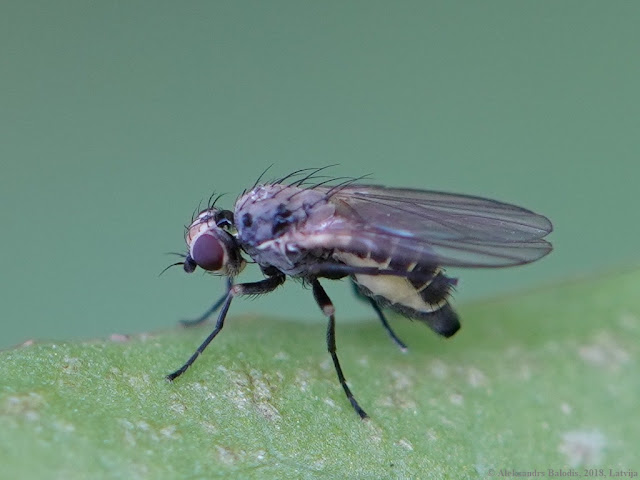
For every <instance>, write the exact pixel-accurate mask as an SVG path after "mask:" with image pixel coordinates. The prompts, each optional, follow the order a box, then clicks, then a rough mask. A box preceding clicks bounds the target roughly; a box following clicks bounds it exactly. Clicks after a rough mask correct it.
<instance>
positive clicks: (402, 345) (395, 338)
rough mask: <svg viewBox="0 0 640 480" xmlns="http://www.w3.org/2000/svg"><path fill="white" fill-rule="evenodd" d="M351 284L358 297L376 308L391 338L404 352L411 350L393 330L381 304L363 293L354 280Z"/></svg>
mask: <svg viewBox="0 0 640 480" xmlns="http://www.w3.org/2000/svg"><path fill="white" fill-rule="evenodd" d="M351 286H352V287H353V292H354V293H355V294H356V297H358V298H359V299H361V300H362V301H364V302H368V303H369V304H370V305H371V307H372V308H373V309H374V310H375V312H376V314H377V315H378V318H379V319H380V322H382V326H383V327H384V329H385V330H386V331H387V333H388V334H389V336H390V337H391V340H393V343H395V344H396V345H397V346H398V347H399V348H400V350H401V351H402V352H403V353H406V352H407V351H408V350H409V349H408V348H407V344H406V343H404V342H403V341H402V340H400V338H399V337H398V335H396V332H394V331H393V329H392V328H391V325H389V322H388V321H387V317H386V316H385V314H384V312H383V311H382V309H381V308H380V305H378V303H377V302H376V301H375V300H374V299H373V298H371V297H369V296H368V295H365V294H364V293H362V292H361V291H360V289H359V288H358V284H357V283H356V282H354V281H353V280H352V281H351Z"/></svg>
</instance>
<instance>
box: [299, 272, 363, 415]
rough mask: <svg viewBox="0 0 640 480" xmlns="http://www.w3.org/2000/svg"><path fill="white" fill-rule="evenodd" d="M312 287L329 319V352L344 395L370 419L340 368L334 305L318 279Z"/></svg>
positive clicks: (354, 407) (355, 408) (317, 300)
mask: <svg viewBox="0 0 640 480" xmlns="http://www.w3.org/2000/svg"><path fill="white" fill-rule="evenodd" d="M311 285H312V287H313V296H314V298H315V299H316V302H317V303H318V306H319V307H320V309H321V310H322V313H324V315H325V316H327V317H328V318H329V324H328V325H327V350H329V354H330V355H331V359H332V360H333V365H334V367H335V369H336V373H337V374H338V381H339V382H340V385H342V388H343V389H344V393H345V394H346V395H347V398H348V399H349V402H350V403H351V406H352V407H353V409H354V410H355V411H356V413H357V414H358V415H360V418H362V419H365V418H368V417H369V415H367V412H365V411H364V410H363V409H362V407H360V405H359V404H358V401H357V400H356V399H355V397H354V396H353V394H352V393H351V390H350V389H349V387H348V386H347V380H346V379H345V378H344V374H343V373H342V367H340V361H339V360H338V354H337V353H336V319H335V315H334V314H335V308H334V307H333V303H332V302H331V299H330V298H329V295H327V292H325V290H324V288H322V285H320V282H318V280H317V279H314V280H313V282H312V284H311Z"/></svg>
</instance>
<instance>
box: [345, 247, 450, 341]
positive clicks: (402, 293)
mask: <svg viewBox="0 0 640 480" xmlns="http://www.w3.org/2000/svg"><path fill="white" fill-rule="evenodd" d="M334 257H336V258H337V259H338V260H340V261H342V262H344V263H346V264H347V265H352V266H354V267H365V266H366V267H379V268H382V269H385V270H394V271H398V272H402V273H404V272H406V276H402V275H398V276H396V275H362V274H354V275H353V281H354V282H355V284H356V286H357V287H358V290H359V291H360V292H361V293H362V294H363V295H366V296H368V297H371V298H373V299H374V300H375V301H376V303H377V304H378V305H380V306H381V307H383V308H390V309H392V310H395V311H396V312H398V313H401V314H402V315H404V316H406V317H409V318H415V319H418V320H422V321H424V322H425V323H427V325H429V327H430V328H431V329H432V330H434V331H435V332H436V333H438V334H440V335H443V336H445V337H450V336H451V335H453V334H454V333H456V332H457V331H458V329H459V328H460V322H459V320H458V315H457V314H456V312H455V311H454V310H453V309H452V308H451V306H450V305H449V303H448V298H449V295H450V293H451V290H452V289H453V287H454V286H455V283H456V281H455V279H451V278H449V277H447V276H446V275H445V274H444V272H443V271H442V270H441V269H440V268H439V267H436V266H433V265H420V264H416V263H415V262H412V263H407V262H403V261H401V260H397V259H393V260H392V259H386V260H385V259H382V258H377V259H373V258H371V257H364V258H363V257H360V256H358V255H354V254H351V253H344V252H335V253H334ZM412 274H413V278H412ZM415 274H419V279H416V278H415Z"/></svg>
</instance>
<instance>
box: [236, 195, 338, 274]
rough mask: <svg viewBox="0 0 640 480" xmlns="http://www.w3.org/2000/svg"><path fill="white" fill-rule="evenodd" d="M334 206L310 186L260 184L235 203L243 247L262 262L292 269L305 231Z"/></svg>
mask: <svg viewBox="0 0 640 480" xmlns="http://www.w3.org/2000/svg"><path fill="white" fill-rule="evenodd" d="M334 212H335V207H334V206H333V205H332V204H331V203H329V202H328V200H327V199H326V198H325V196H324V195H323V194H322V193H320V192H317V191H314V190H313V189H309V190H306V189H302V188H298V187H291V186H286V185H285V186H283V185H278V184H274V185H259V186H257V187H255V188H254V189H252V190H251V191H249V192H248V193H246V194H245V195H243V196H242V197H240V198H239V199H238V201H237V202H236V207H235V212H234V217H235V223H236V228H237V230H238V240H239V242H240V244H241V245H242V248H243V249H244V250H245V251H246V252H247V253H248V254H249V255H251V256H252V257H253V258H254V259H255V260H256V261H258V262H259V263H261V264H263V265H266V264H268V265H273V266H275V267H276V268H279V269H281V270H282V271H287V272H293V271H295V267H296V264H298V263H299V262H301V261H302V260H303V259H304V258H305V256H306V255H307V252H306V251H305V250H304V249H303V248H301V247H300V244H301V243H304V242H303V241H302V240H303V239H304V237H305V235H306V232H307V231H309V230H316V228H317V227H318V226H319V225H322V224H323V222H326V221H327V220H328V219H330V218H331V216H332V215H333V213H334Z"/></svg>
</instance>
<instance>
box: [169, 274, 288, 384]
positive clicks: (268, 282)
mask: <svg viewBox="0 0 640 480" xmlns="http://www.w3.org/2000/svg"><path fill="white" fill-rule="evenodd" d="M284 280H285V276H284V275H283V274H282V273H280V274H278V275H274V276H271V277H268V278H265V279H264V280H261V281H259V282H252V283H238V284H237V285H232V283H231V282H229V284H228V285H229V286H228V289H227V294H226V295H225V297H224V301H223V303H222V310H221V311H220V314H219V315H218V321H217V322H216V326H215V328H214V329H213V331H212V332H211V333H210V334H209V336H208V337H207V338H206V339H205V341H204V342H202V344H201V345H200V346H199V347H198V349H197V350H196V351H195V352H194V354H193V355H191V357H190V358H189V360H187V362H186V363H185V364H184V365H183V366H182V367H180V368H179V369H178V370H176V371H175V372H173V373H171V374H169V375H167V379H168V380H175V379H176V378H178V377H179V376H180V375H182V374H183V373H184V372H186V371H187V369H188V368H189V367H190V366H191V365H193V362H195V361H196V359H197V358H198V357H199V356H200V355H201V354H202V352H204V350H205V348H207V346H208V345H209V344H210V343H211V341H212V340H213V339H214V338H215V337H216V335H218V333H220V330H222V327H223V326H224V320H225V318H226V316H227V312H228V311H229V306H230V305H231V300H233V297H236V296H242V295H262V294H263V293H269V292H272V291H273V290H275V289H276V288H278V287H279V286H280V285H282V284H283V283H284ZM214 307H215V305H214Z"/></svg>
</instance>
